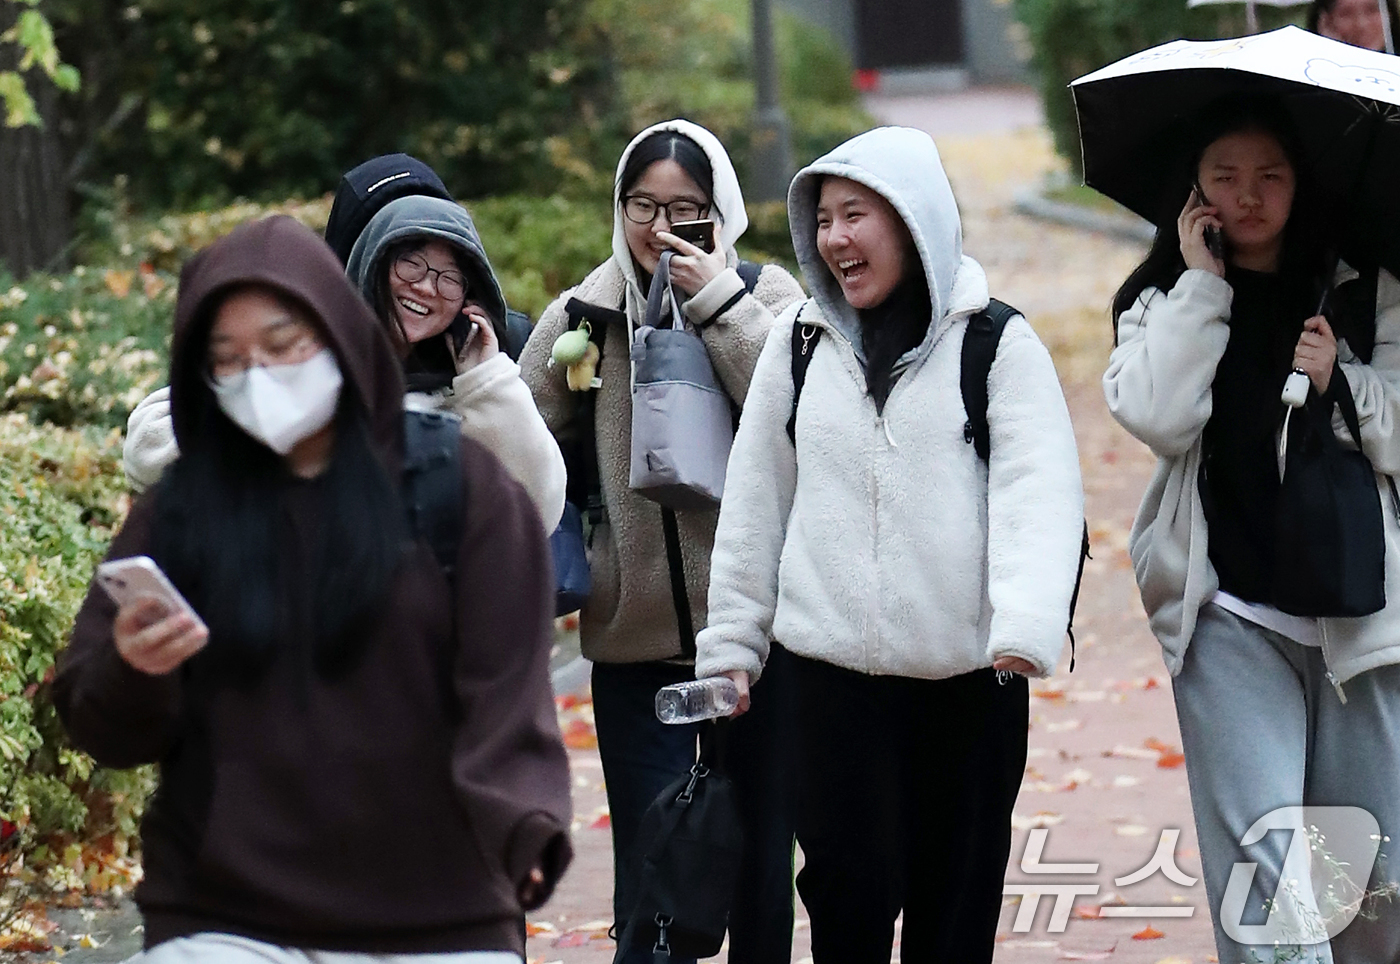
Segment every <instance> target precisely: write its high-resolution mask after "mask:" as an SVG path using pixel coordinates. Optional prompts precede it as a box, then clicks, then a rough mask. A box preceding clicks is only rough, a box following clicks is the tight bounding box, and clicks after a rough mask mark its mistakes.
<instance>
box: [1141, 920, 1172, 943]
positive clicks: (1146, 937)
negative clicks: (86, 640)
mask: <svg viewBox="0 0 1400 964" xmlns="http://www.w3.org/2000/svg"><path fill="white" fill-rule="evenodd" d="M1166 936H1167V935H1166V934H1163V933H1162V932H1161V931H1159V930H1158V929H1157V928H1155V927H1153V926H1152V925H1151V924H1148V925H1147V926H1146V927H1144V928H1143V929H1142V930H1140V931H1138V932H1137V933H1136V934H1134V935H1133V940H1135V941H1156V940H1161V939H1162V938H1163V937H1166Z"/></svg>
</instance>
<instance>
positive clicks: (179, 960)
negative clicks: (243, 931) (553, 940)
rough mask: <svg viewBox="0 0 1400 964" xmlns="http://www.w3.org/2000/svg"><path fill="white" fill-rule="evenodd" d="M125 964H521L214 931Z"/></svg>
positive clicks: (487, 955) (516, 959)
mask: <svg viewBox="0 0 1400 964" xmlns="http://www.w3.org/2000/svg"><path fill="white" fill-rule="evenodd" d="M126 964H521V960H520V955H519V954H514V953H511V952H510V951H461V952H450V953H444V954H358V953H353V952H343V951H303V950H298V949H296V948H292V947H279V946H277V945H276V944H264V943H263V942H262V941H255V940H252V939H250V938H247V937H238V936H236V935H233V934H219V933H214V932H209V933H204V934H194V935H191V936H190V937H178V938H176V939H175V940H171V941H166V942H165V943H163V944H157V945H156V946H155V947H153V948H151V949H150V950H149V951H145V952H143V953H141V954H137V955H136V956H135V957H133V958H130V959H129V960H127V961H126Z"/></svg>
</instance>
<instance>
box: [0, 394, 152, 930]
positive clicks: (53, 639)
mask: <svg viewBox="0 0 1400 964" xmlns="http://www.w3.org/2000/svg"><path fill="white" fill-rule="evenodd" d="M120 444H121V439H120V436H119V435H118V434H117V433H115V432H106V433H103V432H98V431H96V430H91V429H90V430H87V431H85V432H77V431H69V430H62V429H55V428H53V427H51V426H45V427H42V428H40V427H36V426H35V425H33V424H32V423H31V422H30V421H29V420H28V419H26V418H25V417H24V416H22V415H9V416H5V417H3V418H0V879H3V880H4V881H5V883H4V884H3V885H0V919H3V918H4V917H5V916H7V914H8V913H10V912H13V911H14V910H16V909H17V908H18V907H20V906H22V905H23V904H24V902H25V901H26V900H28V899H29V898H31V897H33V896H34V895H35V894H37V893H42V892H46V891H52V890H53V889H55V888H69V887H89V886H90V887H94V888H97V889H105V887H106V886H109V885H111V884H113V883H120V882H124V881H125V880H126V879H127V878H129V876H130V872H131V869H132V866H133V865H132V864H131V863H130V862H128V861H127V860H126V857H127V848H128V846H129V844H130V842H131V841H132V840H134V838H135V835H136V830H137V821H138V819H139V817H140V813H141V809H142V807H143V806H144V803H145V799H146V796H147V794H148V793H149V791H150V788H151V785H152V775H151V772H150V771H149V769H139V770H132V771H124V772H117V771H109V770H103V769H101V768H98V767H96V766H95V764H94V763H93V761H92V759H91V758H90V757H88V756H87V755H85V754H83V753H81V752H79V751H77V750H75V749H74V748H73V747H72V745H71V744H70V743H69V742H68V741H67V739H66V737H65V736H64V733H63V730H62V727H61V726H60V724H59V722H58V719H57V716H56V714H55V713H54V710H53V704H52V702H51V701H50V698H49V686H48V684H49V681H50V680H51V679H52V678H53V671H54V656H55V654H56V653H57V651H58V650H59V648H60V647H61V646H62V645H63V643H64V641H65V640H66V639H67V636H68V633H69V631H70V629H71V628H72V625H73V617H74V615H75V614H76V612H77V609H78V606H79V605H80V604H81V602H82V600H83V597H84V595H85V594H86V592H87V585H88V580H89V578H90V577H91V575H92V570H93V567H94V566H95V565H96V563H97V562H98V560H99V559H100V558H101V555H102V553H103V552H104V551H105V549H106V546H107V543H108V541H109V540H110V538H111V534H112V532H113V531H114V529H115V528H116V527H117V526H118V525H119V524H120V523H121V521H122V519H123V518H124V516H125V513H126V508H127V503H128V497H127V495H126V491H125V480H124V478H123V476H122V474H121V470H120V467H119V465H118V458H119V456H120ZM94 843H97V844H98V846H93V844H94Z"/></svg>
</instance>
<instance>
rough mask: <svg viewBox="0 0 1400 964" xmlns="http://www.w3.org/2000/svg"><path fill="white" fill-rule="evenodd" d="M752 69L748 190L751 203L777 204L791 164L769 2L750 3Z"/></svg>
mask: <svg viewBox="0 0 1400 964" xmlns="http://www.w3.org/2000/svg"><path fill="white" fill-rule="evenodd" d="M753 70H754V91H755V97H754V100H755V104H754V108H755V109H754V124H753V150H752V151H751V152H750V157H751V158H752V164H753V170H752V171H751V172H750V178H749V181H750V184H749V187H750V189H751V194H752V198H753V200H755V201H781V200H783V199H785V198H786V197H787V188H788V181H789V180H791V178H792V162H791V161H790V160H789V158H788V126H787V117H785V116H784V115H783V108H782V106H781V105H779V103H778V56H777V54H776V52H775V51H774V49H773V5H772V0H753Z"/></svg>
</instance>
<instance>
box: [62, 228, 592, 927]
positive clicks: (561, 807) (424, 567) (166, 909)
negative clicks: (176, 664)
mask: <svg viewBox="0 0 1400 964" xmlns="http://www.w3.org/2000/svg"><path fill="white" fill-rule="evenodd" d="M250 283H251V284H260V285H266V286H270V287H272V288H274V289H276V290H278V291H280V292H282V293H284V294H286V295H289V296H291V297H293V298H295V299H296V300H298V301H299V302H301V303H302V304H303V305H305V306H306V307H307V308H308V309H309V311H310V313H311V314H312V315H313V316H314V317H315V318H316V319H319V322H320V324H321V326H322V328H323V330H324V334H325V336H326V338H327V342H328V344H329V345H330V347H331V348H332V350H333V351H334V353H335V356H336V359H337V362H338V363H339V365H340V367H341V370H342V373H343V374H344V376H345V384H346V389H347V390H352V391H355V392H357V393H358V395H359V396H360V398H361V399H363V400H364V402H365V407H366V408H367V410H368V412H369V415H370V420H371V426H372V438H373V442H374V445H375V446H376V448H377V449H378V451H379V455H380V456H381V458H383V460H384V462H385V464H387V465H390V466H398V465H400V464H401V462H402V445H403V441H402V436H403V429H402V426H403V384H402V378H401V375H400V373H399V365H398V361H397V359H396V358H395V356H394V353H393V350H392V348H391V346H390V344H389V342H388V339H387V338H386V337H385V335H384V333H383V330H382V328H381V326H380V325H379V324H378V323H377V322H376V321H375V319H374V318H373V316H372V315H371V314H370V312H369V310H368V308H367V307H366V306H365V305H364V303H363V302H362V301H361V300H360V297H359V295H358V293H357V292H356V291H355V290H354V288H353V287H351V285H350V283H349V282H348V281H347V280H346V278H345V275H344V273H343V272H342V270H341V267H340V264H339V262H338V261H337V260H336V258H335V256H334V255H333V254H332V253H331V251H330V249H329V248H327V247H326V246H325V244H324V243H323V242H322V241H321V240H320V239H319V238H317V237H316V236H315V235H314V234H312V233H311V232H310V231H309V230H307V229H306V228H304V227H302V226H301V225H299V224H297V223H296V222H295V221H293V220H291V219H290V218H271V219H268V220H264V221H259V222H256V223H254V224H250V225H245V226H244V227H242V228H239V229H238V230H236V231H235V232H233V233H232V234H230V235H229V236H228V237H226V238H224V239H223V240H221V241H219V242H217V243H215V244H214V245H212V246H210V247H209V248H208V249H206V250H205V251H203V252H201V253H200V254H199V255H197V256H195V257H194V258H193V259H191V260H190V262H189V263H188V264H187V265H186V266H185V270H184V272H183V273H182V275H181V279H180V297H179V304H178V307H177V311H176V321H175V333H174V339H173V344H172V350H171V373H170V374H171V378H170V384H171V387H172V410H173V418H174V426H175V432H176V435H177V438H180V436H182V435H185V434H187V433H189V432H191V431H193V430H194V426H195V425H196V424H198V421H197V419H196V418H195V417H194V415H196V414H197V409H196V406H199V405H209V404H213V401H212V393H211V392H210V391H209V388H208V387H207V386H206V385H204V384H203V379H202V375H201V366H202V361H203V360H202V359H201V358H199V357H193V356H194V355H195V349H194V348H193V347H192V346H195V345H199V344H202V341H203V338H202V337H201V331H200V327H201V326H206V325H208V324H209V323H210V320H211V314H212V312H211V310H210V309H211V308H212V307H213V306H214V305H215V304H216V301H215V300H214V299H217V298H218V297H220V296H221V295H222V294H223V292H225V291H227V290H228V289H229V288H230V287H233V286H237V285H243V284H250ZM180 441H181V443H182V448H183V447H184V446H183V442H184V441H185V439H184V438H180ZM461 446H462V475H463V478H462V485H463V492H464V496H463V498H464V506H465V510H464V520H463V531H462V536H461V539H460V549H459V552H458V558H457V566H456V569H455V576H454V579H455V585H449V584H448V581H447V580H446V579H445V578H444V575H443V573H444V570H443V569H442V568H441V567H440V566H439V564H438V562H437V559H436V557H435V556H434V555H433V552H432V550H431V548H430V547H429V546H428V545H427V544H426V543H425V542H423V541H422V540H421V539H420V540H418V541H417V542H416V543H415V544H414V545H413V547H412V548H411V550H410V551H409V552H408V553H407V554H406V556H405V557H404V559H403V562H402V563H401V564H400V566H399V569H398V571H397V573H396V574H395V576H394V577H393V580H392V582H391V586H390V589H389V592H388V593H387V594H386V596H385V601H384V603H383V605H382V607H381V610H380V611H379V612H378V613H377V614H374V615H373V616H372V617H371V618H369V619H366V620H363V621H362V622H361V624H360V625H359V626H358V628H357V629H356V630H354V631H355V632H360V633H363V634H365V636H366V637H367V638H366V639H365V640H364V648H363V656H362V657H361V659H360V660H359V662H358V663H357V664H355V665H354V666H353V668H352V669H350V670H349V671H348V672H347V673H346V674H345V675H343V676H338V677H335V678H322V677H321V676H320V675H315V674H311V675H309V677H308V675H307V674H306V672H305V670H304V668H303V669H301V670H300V671H299V670H298V667H297V665H296V664H297V662H298V661H297V660H296V659H293V658H289V657H287V656H286V655H285V654H283V655H281V656H278V657H277V658H276V659H275V660H274V661H273V662H271V664H270V665H269V666H268V668H267V669H266V671H265V673H264V674H263V675H262V676H261V677H260V678H259V679H258V680H257V681H256V683H255V684H254V685H252V686H244V687H232V686H230V687H214V688H210V689H205V688H195V687H192V686H191V685H189V679H190V677H189V666H190V662H192V661H189V662H187V663H186V664H185V665H184V666H182V667H180V668H179V669H176V670H175V671H173V672H171V673H168V674H166V675H164V676H151V675H147V674H145V673H142V672H140V671H138V670H136V669H134V668H132V667H131V666H130V665H128V664H127V663H126V662H125V661H124V660H123V659H122V658H121V656H120V655H118V653H117V650H116V647H115V646H114V644H113V639H112V621H113V618H114V616H115V607H114V605H113V604H112V603H111V602H110V600H108V598H107V597H106V595H105V594H104V593H103V592H102V591H101V590H100V589H99V588H97V587H96V585H95V584H94V586H93V587H92V588H91V589H90V590H89V593H88V598H87V601H86V602H85V603H84V605H83V607H82V610H81V611H80V613H79V614H78V619H77V623H76V626H75V628H74V631H73V638H72V641H71V644H70V646H69V648H68V649H67V650H66V651H65V653H64V654H63V655H62V657H61V659H60V671H59V674H58V676H57V678H56V679H55V681H54V700H55V703H56V705H57V707H58V710H59V713H60V715H61V717H62V719H63V721H64V723H65V725H66V726H67V727H68V730H69V732H70V733H71V734H72V737H73V739H74V741H75V742H76V743H77V744H78V745H79V746H81V747H83V748H84V749H86V750H87V751H88V752H90V753H91V754H92V755H93V756H94V757H96V758H97V760H98V761H99V762H101V763H103V764H105V765H108V766H116V767H126V766H133V765H136V764H139V763H146V762H158V763H159V764H160V770H161V785H160V789H159V791H158V792H157V794H156V797H155V798H154V800H153V801H152V803H151V805H150V807H149V809H148V811H147V814H146V818H145V821H144V824H143V845H144V864H145V880H144V881H143V882H142V884H141V886H140V888H139V889H138V891H137V895H136V897H137V902H138V903H139V904H140V906H141V909H142V912H143V913H144V914H145V917H146V932H145V939H146V945H147V946H148V947H151V946H155V945H156V944H159V943H161V942H163V941H166V940H169V939H171V938H175V937H180V936H185V935H190V934H194V933H198V932H201V931H216V932H223V933H233V934H239V935H243V936H246V937H251V938H254V939H257V940H262V941H267V942H269V943H274V944H279V945H284V946H290V947H299V948H307V949H309V948H316V949H322V950H347V951H360V952H374V953H414V952H451V951H469V950H507V951H515V952H518V953H523V950H524V948H523V947H522V945H521V932H520V914H521V906H520V903H519V901H518V899H517V897H516V894H517V891H518V888H519V886H520V884H521V883H522V882H523V881H524V880H525V879H526V877H527V876H528V875H529V873H530V871H531V869H532V868H535V867H540V868H541V869H543V870H544V873H545V877H546V887H545V892H546V893H547V892H548V890H549V889H551V888H552V887H553V885H554V883H555V882H556V881H557V879H558V877H559V875H560V874H561V873H562V872H563V870H564V868H565V867H566V866H567V864H568V862H569V859H570V855H571V851H570V848H569V842H568V836H567V828H568V826H569V823H570V819H571V809H570V800H569V772H568V760H567V756H566V754H565V751H564V749H563V746H562V743H561V741H560V737H559V729H558V723H557V721H556V718H555V712H554V703H553V699H552V694H551V692H550V682H549V673H548V668H549V667H548V663H549V652H550V647H551V643H552V632H553V631H552V622H551V620H550V614H551V607H552V605H553V599H552V596H553V580H552V576H553V570H552V568H551V565H550V561H549V554H548V548H547V545H546V543H545V541H544V537H543V534H542V526H541V523H540V520H539V516H538V515H537V513H536V511H535V508H534V506H533V504H532V503H531V501H530V499H529V497H528V496H527V495H526V494H525V491H524V489H522V488H521V487H520V485H519V484H518V483H516V482H515V481H514V480H513V479H511V478H510V476H509V475H508V474H507V473H506V472H505V470H504V469H503V468H502V466H501V464H500V463H499V462H498V461H497V460H496V458H495V457H494V456H493V455H491V454H490V453H489V452H488V451H487V450H486V449H484V448H482V447H481V446H480V445H478V444H476V443H475V442H472V441H471V440H470V439H466V438H463V439H462V440H461ZM395 471H397V470H395ZM160 492H161V488H160V487H159V486H157V487H156V488H155V489H154V490H152V491H151V492H148V493H147V494H146V495H145V496H144V497H143V498H142V499H141V500H140V501H138V502H137V504H136V505H135V506H134V507H133V508H132V511H131V514H130V516H129V518H128V519H127V522H126V525H125V526H124V528H123V529H122V531H121V532H120V533H119V534H118V535H117V537H116V539H115V540H114V541H113V543H112V548H111V551H110V554H109V558H123V557H127V556H133V555H139V554H143V553H148V552H149V551H150V547H151V545H152V536H153V525H154V523H155V519H156V512H155V503H156V502H157V501H158V500H159V497H160ZM289 504H291V505H293V506H295V504H296V503H295V501H293V502H291V503H289ZM290 521H291V523H292V524H291V525H290V526H288V535H286V536H285V537H284V538H288V539H293V538H297V535H296V530H298V529H305V528H306V527H307V526H310V525H314V524H315V521H314V519H309V518H308V519H304V520H302V519H297V518H296V517H295V516H293V517H292V518H291V520H290ZM303 522H304V523H305V524H304V525H298V523H303ZM198 658H199V657H198V656H196V657H194V659H195V660H197V659H198Z"/></svg>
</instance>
